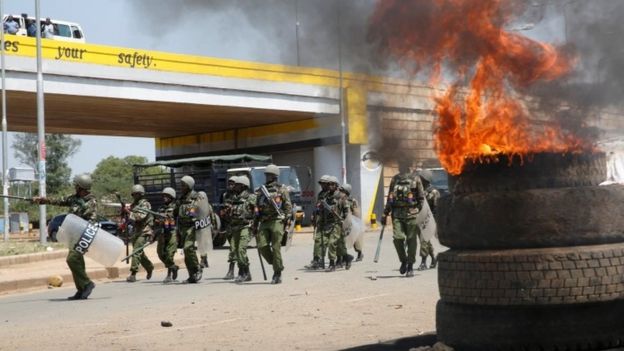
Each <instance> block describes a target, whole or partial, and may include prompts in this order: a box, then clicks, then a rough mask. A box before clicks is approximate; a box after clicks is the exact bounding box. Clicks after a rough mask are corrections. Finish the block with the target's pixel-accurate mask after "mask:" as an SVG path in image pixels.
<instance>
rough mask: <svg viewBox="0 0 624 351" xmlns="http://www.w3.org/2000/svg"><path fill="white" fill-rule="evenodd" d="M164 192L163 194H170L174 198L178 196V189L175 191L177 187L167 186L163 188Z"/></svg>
mask: <svg viewBox="0 0 624 351" xmlns="http://www.w3.org/2000/svg"><path fill="white" fill-rule="evenodd" d="M162 194H163V195H168V196H170V197H171V198H172V199H175V198H176V191H175V189H173V188H170V187H166V188H164V189H163V191H162Z"/></svg>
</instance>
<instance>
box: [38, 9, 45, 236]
mask: <svg viewBox="0 0 624 351" xmlns="http://www.w3.org/2000/svg"><path fill="white" fill-rule="evenodd" d="M39 12H40V11H39V0H35V21H36V22H35V24H36V26H37V140H38V143H37V145H38V148H37V152H38V156H39V162H38V164H37V168H38V175H39V196H40V197H46V144H45V119H44V115H43V114H44V108H43V107H44V106H43V73H42V68H41V65H42V62H41V61H42V55H41V20H40V18H41V16H40V14H39ZM45 229H46V206H45V205H39V241H40V242H41V243H42V244H45V243H46V235H45V234H46V230H45Z"/></svg>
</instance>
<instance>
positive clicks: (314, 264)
mask: <svg viewBox="0 0 624 351" xmlns="http://www.w3.org/2000/svg"><path fill="white" fill-rule="evenodd" d="M320 267H321V260H320V259H319V258H318V257H314V259H312V261H310V264H309V265H307V266H305V269H312V270H315V269H319V268H320Z"/></svg>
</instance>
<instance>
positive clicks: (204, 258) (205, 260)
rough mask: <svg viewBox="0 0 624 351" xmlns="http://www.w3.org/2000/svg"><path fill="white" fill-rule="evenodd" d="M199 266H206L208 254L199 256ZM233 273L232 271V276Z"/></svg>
mask: <svg viewBox="0 0 624 351" xmlns="http://www.w3.org/2000/svg"><path fill="white" fill-rule="evenodd" d="M200 265H201V267H202V268H208V267H209V266H208V255H202V257H201V264H200ZM233 275H234V273H232V276H233Z"/></svg>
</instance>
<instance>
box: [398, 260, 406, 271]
mask: <svg viewBox="0 0 624 351" xmlns="http://www.w3.org/2000/svg"><path fill="white" fill-rule="evenodd" d="M405 272H407V262H405V261H403V262H401V267H399V273H401V274H405Z"/></svg>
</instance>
